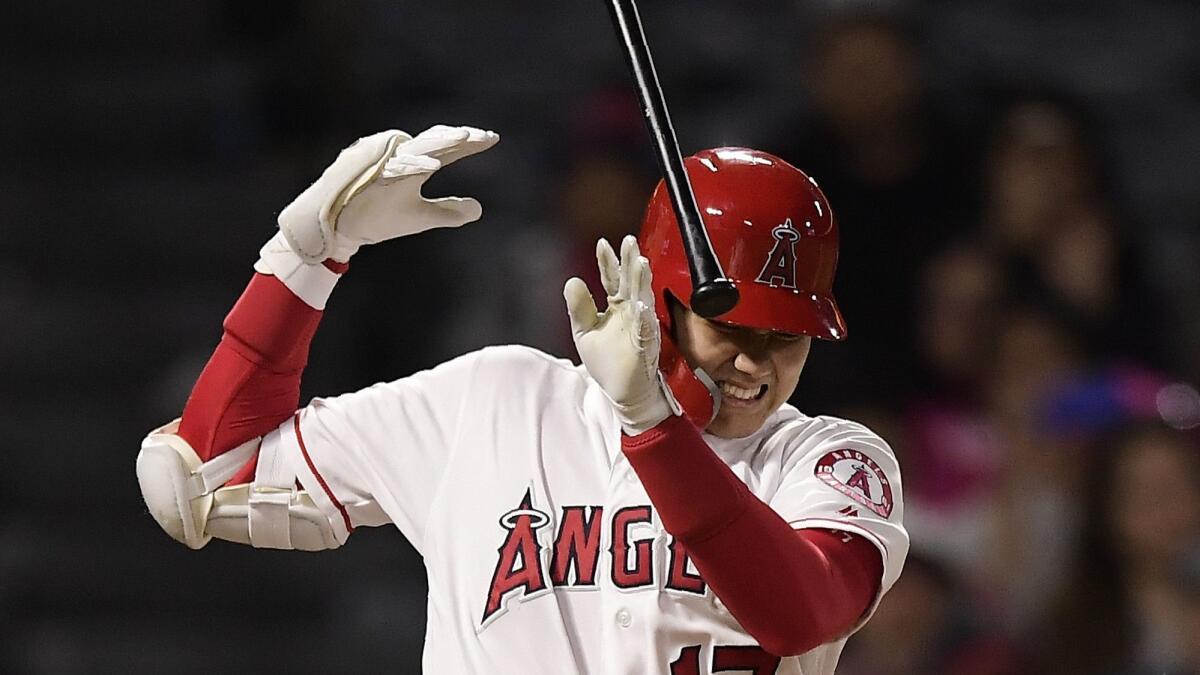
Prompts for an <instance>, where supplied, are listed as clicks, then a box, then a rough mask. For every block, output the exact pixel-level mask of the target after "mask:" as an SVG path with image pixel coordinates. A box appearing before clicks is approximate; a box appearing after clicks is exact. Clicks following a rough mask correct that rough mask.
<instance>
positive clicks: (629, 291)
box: [563, 236, 677, 436]
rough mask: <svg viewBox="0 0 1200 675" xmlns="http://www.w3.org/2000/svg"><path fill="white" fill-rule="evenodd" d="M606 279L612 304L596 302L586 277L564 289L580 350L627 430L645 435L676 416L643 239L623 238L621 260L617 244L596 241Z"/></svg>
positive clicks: (598, 256) (633, 433) (602, 276)
mask: <svg viewBox="0 0 1200 675" xmlns="http://www.w3.org/2000/svg"><path fill="white" fill-rule="evenodd" d="M596 261H597V263H598V264H599V266H600V279H601V281H602V282H603V284H604V289H605V291H606V292H607V293H608V307H607V308H606V309H605V310H604V312H600V311H598V310H597V309H596V302H595V301H594V300H593V299H592V294H591V292H590V291H588V287H587V284H585V283H584V282H583V280H582V279H580V278H578V277H574V278H572V279H570V280H568V281H567V285H566V286H565V287H564V288H563V297H564V298H565V299H566V301H567V314H568V315H569V316H570V317H571V334H572V335H573V336H574V338H575V348H576V349H577V350H578V351H579V356H580V358H581V359H583V365H584V367H586V368H587V370H588V373H590V374H591V376H592V378H594V379H595V380H596V382H597V383H599V384H600V388H601V389H603V390H604V393H605V394H606V395H607V396H608V399H609V400H610V401H611V402H612V404H613V407H614V408H616V411H617V416H618V417H619V418H620V420H621V426H622V427H623V428H624V429H625V433H627V434H629V435H631V436H632V435H635V434H639V433H642V432H643V431H646V430H648V429H650V428H652V427H654V426H656V425H658V423H660V422H662V421H663V420H665V419H667V418H668V417H670V416H671V415H672V414H675V413H676V412H677V410H676V409H675V406H673V405H672V402H671V398H670V394H669V392H668V390H667V387H666V385H665V384H664V383H663V380H662V376H661V375H660V374H659V370H658V355H659V349H660V346H661V341H660V337H659V332H658V318H657V317H656V316H655V314H654V292H653V291H652V290H650V262H649V261H648V260H646V258H644V257H643V256H642V255H641V252H640V251H639V250H638V244H637V239H636V238H634V237H633V236H627V237H625V240H624V241H622V242H621V260H620V261H619V262H618V260H617V254H616V253H615V252H613V249H612V246H611V245H609V243H608V242H607V241H605V240H604V239H601V240H600V241H599V242H597V244H596Z"/></svg>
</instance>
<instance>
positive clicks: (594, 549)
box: [479, 490, 707, 631]
mask: <svg viewBox="0 0 1200 675" xmlns="http://www.w3.org/2000/svg"><path fill="white" fill-rule="evenodd" d="M653 513H654V511H653V509H652V508H651V507H650V505H649V504H640V505H636V506H627V507H624V508H621V509H618V510H617V511H616V512H615V513H614V514H613V515H612V516H607V515H606V514H605V509H604V507H603V506H601V505H581V506H563V507H562V508H561V515H560V517H559V518H558V526H557V531H556V532H555V536H554V542H553V544H552V545H551V546H550V547H549V548H550V550H549V551H548V552H547V551H545V550H544V549H545V548H546V547H545V546H543V545H542V544H541V543H540V542H539V540H538V536H537V535H538V531H539V530H541V529H542V528H545V527H548V526H549V525H550V523H551V520H552V519H551V518H550V515H549V514H547V513H545V512H544V511H541V510H539V509H536V508H534V506H533V504H532V501H531V496H530V491H529V490H526V491H525V495H524V496H523V497H522V498H521V500H520V502H519V503H518V504H517V507H516V508H514V509H512V510H511V511H508V512H506V513H504V514H503V515H502V516H500V518H499V524H500V527H501V528H503V529H504V530H506V531H507V533H506V534H505V536H504V540H503V542H502V543H501V544H500V547H499V548H498V549H497V558H496V568H495V571H494V572H493V573H492V580H491V583H490V584H489V585H488V589H487V602H486V604H485V605H484V610H483V616H482V617H481V619H480V623H479V630H480V631H482V630H483V629H484V628H486V627H487V626H488V625H489V624H491V622H492V621H493V620H495V619H496V618H497V617H498V616H500V615H502V614H503V613H504V609H505V605H506V602H507V601H509V598H515V599H516V600H515V601H517V602H525V601H527V600H530V599H532V598H535V597H538V596H540V595H542V594H544V593H546V592H548V591H553V590H555V589H558V588H564V587H570V588H572V589H595V588H596V587H597V583H596V581H597V580H596V574H597V570H598V568H599V566H600V551H601V545H600V542H601V539H602V538H606V539H607V540H608V541H609V542H611V544H610V545H609V547H608V549H607V550H608V552H609V554H610V555H609V557H608V563H609V572H610V575H611V579H612V582H613V585H614V586H615V587H617V588H621V589H627V590H628V589H632V590H637V589H657V588H658V586H657V585H656V584H655V582H654V560H655V553H656V549H657V553H658V555H660V556H661V555H667V556H669V560H670V562H669V564H668V566H667V574H666V579H665V580H663V589H664V590H669V591H673V592H680V593H688V594H692V595H704V594H705V592H706V590H707V586H706V585H705V583H704V579H702V578H701V577H700V575H699V573H698V572H693V571H692V570H694V569H695V568H694V567H693V566H692V565H691V560H690V559H689V558H688V555H687V551H685V550H684V548H683V545H682V544H681V543H680V542H678V541H676V540H675V538H674V537H668V538H667V540H666V542H665V544H664V545H660V546H656V543H658V542H659V538H658V536H657V535H654V536H645V535H644V534H641V535H640V536H639V533H637V532H636V531H635V530H636V529H637V528H638V526H639V525H642V524H650V523H652V522H653V518H654V516H653ZM605 523H607V525H608V528H607V529H608V536H607V537H603V535H604V524H605ZM544 553H548V554H549V565H548V569H547V565H546V564H545V563H544V560H545V556H544V555H543V554H544Z"/></svg>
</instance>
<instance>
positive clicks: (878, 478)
mask: <svg viewBox="0 0 1200 675" xmlns="http://www.w3.org/2000/svg"><path fill="white" fill-rule="evenodd" d="M813 473H814V474H816V476H817V478H820V479H821V480H822V481H823V482H824V483H825V484H826V485H828V486H830V487H832V488H833V489H835V490H837V491H838V492H841V493H842V494H844V495H846V496H847V497H849V498H851V499H853V500H854V501H856V502H858V503H859V504H862V505H863V506H865V507H867V508H868V509H871V510H872V511H874V512H875V513H878V514H879V515H881V516H883V517H884V518H887V517H888V516H890V515H892V504H893V502H892V482H891V481H890V480H889V479H888V477H887V474H886V473H884V471H883V469H881V468H880V467H879V465H878V464H876V463H875V460H873V459H871V457H870V456H869V455H867V454H866V453H864V452H861V451H859V450H853V449H850V448H845V449H842V450H834V451H832V452H827V453H825V454H824V455H823V456H822V457H821V458H820V459H819V460H817V463H816V465H815V466H814V468H813Z"/></svg>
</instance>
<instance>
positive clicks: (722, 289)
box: [691, 279, 738, 319]
mask: <svg viewBox="0 0 1200 675" xmlns="http://www.w3.org/2000/svg"><path fill="white" fill-rule="evenodd" d="M737 303H738V290H737V288H736V287H734V285H733V282H732V281H730V280H728V279H717V280H715V281H710V282H708V283H707V284H702V285H700V286H697V287H695V288H694V289H693V290H692V303H691V305H692V311H693V312H695V313H697V314H699V315H700V316H702V317H704V318H706V319H711V318H713V317H717V316H720V315H722V314H724V313H725V312H728V311H729V310H731V309H733V308H734V306H735V305H737Z"/></svg>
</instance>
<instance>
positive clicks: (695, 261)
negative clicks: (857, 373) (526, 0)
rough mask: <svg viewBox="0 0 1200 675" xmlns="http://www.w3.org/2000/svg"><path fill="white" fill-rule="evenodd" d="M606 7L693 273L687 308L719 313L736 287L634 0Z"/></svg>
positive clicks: (733, 298)
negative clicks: (715, 242) (704, 215)
mask: <svg viewBox="0 0 1200 675" xmlns="http://www.w3.org/2000/svg"><path fill="white" fill-rule="evenodd" d="M608 8H609V12H610V14H611V15H612V19H613V25H614V26H615V27H616V29H617V32H618V33H619V34H620V36H621V44H622V46H623V47H624V51H625V58H626V62H627V63H628V65H629V68H630V71H631V73H632V75H633V80H634V83H635V84H636V85H637V90H638V97H639V100H640V101H641V103H642V112H643V113H644V114H645V117H646V125H647V127H648V129H649V131H650V138H651V140H652V141H653V143H654V148H655V150H656V151H657V155H658V163H659V166H660V167H661V168H662V170H663V181H664V183H665V184H666V187H667V193H668V194H669V195H670V197H671V207H672V208H673V209H674V211H675V218H676V219H677V220H678V221H679V230H680V234H681V235H682V236H683V248H684V254H685V257H686V258H687V260H688V271H689V272H691V275H692V298H691V309H692V311H693V312H695V313H697V314H699V315H700V316H702V317H705V318H712V317H715V316H718V315H720V314H724V313H725V312H728V311H729V310H731V309H733V307H734V305H736V304H737V302H738V291H737V288H735V287H734V285H733V282H731V281H730V280H729V279H726V278H725V273H724V272H723V271H722V270H721V263H720V262H718V261H717V256H716V254H715V253H714V252H713V248H712V242H710V241H709V239H708V233H707V232H706V231H705V230H704V222H703V220H701V217H700V207H699V206H697V204H696V196H695V194H694V193H693V192H692V186H691V183H690V182H689V181H688V176H687V172H686V170H685V169H684V164H683V157H682V156H681V154H680V152H679V141H678V140H677V139H676V138H675V129H674V127H672V126H671V116H670V115H669V114H668V113H667V102H666V100H665V99H664V98H663V93H662V86H661V85H659V83H658V75H657V74H655V72H654V61H653V60H652V59H651V58H650V47H649V46H648V45H647V44H646V34H645V32H644V31H643V30H642V21H641V19H640V18H639V17H638V12H637V5H636V4H635V3H634V0H609V2H608Z"/></svg>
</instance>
